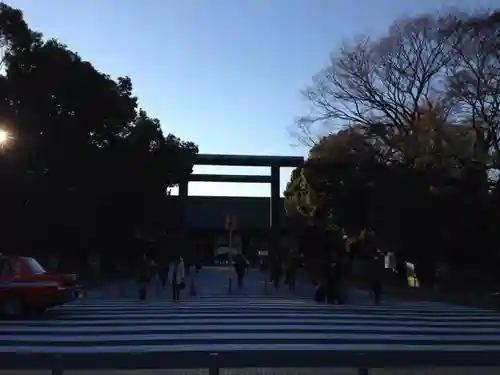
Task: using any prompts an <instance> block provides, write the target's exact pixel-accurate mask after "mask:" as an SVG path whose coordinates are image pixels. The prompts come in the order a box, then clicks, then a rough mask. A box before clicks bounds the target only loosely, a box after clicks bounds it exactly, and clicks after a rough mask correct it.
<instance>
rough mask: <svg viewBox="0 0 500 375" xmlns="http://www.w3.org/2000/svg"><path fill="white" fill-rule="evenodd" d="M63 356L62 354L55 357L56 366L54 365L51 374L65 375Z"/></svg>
mask: <svg viewBox="0 0 500 375" xmlns="http://www.w3.org/2000/svg"><path fill="white" fill-rule="evenodd" d="M63 372H64V370H63V365H62V358H61V356H60V355H57V356H56V357H55V361H54V366H53V367H52V371H51V372H50V373H51V375H63Z"/></svg>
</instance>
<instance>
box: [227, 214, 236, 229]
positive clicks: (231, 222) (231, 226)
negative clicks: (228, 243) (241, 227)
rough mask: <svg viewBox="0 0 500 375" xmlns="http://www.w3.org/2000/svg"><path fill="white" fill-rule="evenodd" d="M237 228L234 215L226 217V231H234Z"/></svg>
mask: <svg viewBox="0 0 500 375" xmlns="http://www.w3.org/2000/svg"><path fill="white" fill-rule="evenodd" d="M236 226H237V219H236V216H234V215H226V230H235V229H236Z"/></svg>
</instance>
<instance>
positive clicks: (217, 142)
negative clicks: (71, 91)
mask: <svg viewBox="0 0 500 375" xmlns="http://www.w3.org/2000/svg"><path fill="white" fill-rule="evenodd" d="M7 3H9V4H10V5H11V6H14V7H17V8H20V9H22V10H23V11H24V13H25V17H26V20H27V21H28V23H29V25H30V26H31V27H32V28H34V29H37V30H39V31H42V32H43V33H44V34H45V36H46V37H57V38H59V39H60V40H61V41H62V42H63V43H65V44H67V45H68V46H69V47H70V48H71V49H73V50H75V51H77V52H79V53H80V54H81V56H82V57H83V58H84V59H86V60H89V61H91V62H92V63H93V64H94V65H95V66H96V67H97V68H98V69H99V70H101V71H103V72H105V73H108V74H111V75H112V76H113V77H117V76H120V75H129V76H131V77H132V80H133V83H134V87H135V93H136V95H137V96H138V97H139V100H140V105H141V106H142V107H143V108H144V109H146V110H147V111H148V113H149V114H150V115H151V116H154V117H158V118H159V119H160V120H161V122H162V124H163V128H164V130H165V132H172V133H174V134H176V135H178V136H180V137H181V138H184V139H186V140H191V141H194V142H196V143H197V144H198V145H199V147H200V152H203V153H233V154H263V155H280V154H282V155H305V154H306V153H307V149H304V148H300V147H299V148H298V147H294V146H293V144H294V140H293V139H292V138H291V137H290V135H289V133H288V132H287V127H289V126H290V125H292V124H293V121H294V119H295V118H296V117H297V116H300V115H301V114H303V113H304V112H305V111H306V110H307V103H306V102H304V100H303V99H302V97H301V96H300V90H301V89H303V88H305V87H306V86H307V85H308V84H309V82H310V80H311V77H312V75H313V74H315V73H317V72H318V71H319V70H320V69H321V68H323V67H324V66H325V64H326V63H327V61H328V57H329V54H330V52H332V51H335V50H338V48H339V46H340V44H341V42H342V41H343V40H344V39H346V38H350V37H353V36H355V35H356V34H360V33H363V34H364V33H370V34H371V35H378V34H381V33H384V32H385V31H386V29H387V27H388V26H389V24H390V23H391V22H392V21H393V20H394V18H396V17H399V16H402V15H412V14H415V13H420V12H423V11H429V10H440V9H442V8H443V7H449V6H459V7H466V8H471V7H474V8H477V7H479V8H484V7H493V6H494V5H497V6H498V2H497V1H495V0H455V1H447V0H421V1H410V0H357V1H356V0H354V1H342V0H142V1H137V0H134V1H132V0H85V1H78V0H12V1H10V2H9V1H7ZM195 173H227V174H242V173H247V174H268V173H269V171H268V170H267V169H266V168H264V169H262V168H234V167H197V168H195ZM289 174H290V169H288V170H284V171H283V172H282V175H281V180H282V186H283V188H284V187H285V185H286V182H287V181H288V178H289ZM189 190H190V195H232V196H268V195H269V194H270V188H269V186H268V185H262V184H257V185H254V184H226V183H190V186H189Z"/></svg>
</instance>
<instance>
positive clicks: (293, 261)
mask: <svg viewBox="0 0 500 375" xmlns="http://www.w3.org/2000/svg"><path fill="white" fill-rule="evenodd" d="M298 269H299V259H298V256H297V254H296V253H295V252H292V253H291V254H290V257H289V258H288V262H287V265H286V284H287V285H288V288H289V289H290V290H291V291H294V290H295V284H296V279H297V272H298Z"/></svg>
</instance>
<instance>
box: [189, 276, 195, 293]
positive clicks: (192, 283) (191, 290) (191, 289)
mask: <svg viewBox="0 0 500 375" xmlns="http://www.w3.org/2000/svg"><path fill="white" fill-rule="evenodd" d="M189 295H190V296H196V286H195V285H194V278H193V279H191V286H190V287H189Z"/></svg>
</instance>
